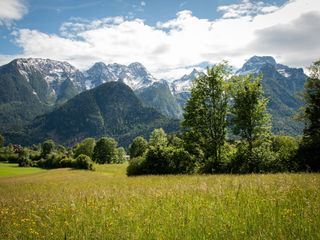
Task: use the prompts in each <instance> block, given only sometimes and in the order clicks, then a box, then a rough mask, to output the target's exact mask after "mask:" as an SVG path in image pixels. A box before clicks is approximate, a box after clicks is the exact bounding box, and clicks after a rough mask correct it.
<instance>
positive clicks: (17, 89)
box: [0, 58, 84, 132]
mask: <svg viewBox="0 0 320 240" xmlns="http://www.w3.org/2000/svg"><path fill="white" fill-rule="evenodd" d="M83 89H84V78H83V74H82V73H81V72H80V71H79V70H77V69H76V68H75V67H73V66H71V65H70V64H69V63H66V62H59V61H53V60H49V59H40V58H28V59H23V58H22V59H16V60H13V61H12V62H10V63H8V64H6V65H3V66H1V67H0V126H1V127H0V131H1V132H8V131H11V130H12V131H18V129H21V128H22V125H24V124H26V123H29V122H30V121H31V120H33V119H34V118H35V117H36V116H38V115H40V114H43V113H45V112H46V111H49V110H51V109H52V108H53V107H54V105H56V104H62V103H64V102H65V101H67V100H68V99H70V98H71V97H74V96H75V95H76V94H78V93H79V92H81V91H82V90H83Z"/></svg>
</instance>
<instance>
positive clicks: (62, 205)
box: [0, 164, 320, 239]
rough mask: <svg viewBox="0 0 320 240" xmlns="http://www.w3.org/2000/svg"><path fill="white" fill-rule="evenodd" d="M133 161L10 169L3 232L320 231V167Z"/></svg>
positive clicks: (195, 234) (177, 234)
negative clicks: (137, 164) (129, 171)
mask: <svg viewBox="0 0 320 240" xmlns="http://www.w3.org/2000/svg"><path fill="white" fill-rule="evenodd" d="M126 166H127V165H125V164H123V165H104V166H97V170H96V171H95V172H91V171H81V170H70V169H56V170H48V171H44V170H42V171H41V170H40V171H39V172H36V173H29V174H26V175H20V176H8V175H10V174H6V176H3V177H1V178H0V239H320V204H319V203H320V189H319V186H320V175H319V174H269V175H210V176H209V175H208V176H145V177H127V176H126V175H125V170H126ZM3 167H4V165H0V173H2V172H3V171H2V170H1V169H2V168H3ZM7 167H8V165H7Z"/></svg>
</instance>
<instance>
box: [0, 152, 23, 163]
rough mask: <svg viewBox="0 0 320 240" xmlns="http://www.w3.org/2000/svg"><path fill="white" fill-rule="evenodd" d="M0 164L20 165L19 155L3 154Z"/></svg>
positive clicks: (0, 155)
mask: <svg viewBox="0 0 320 240" xmlns="http://www.w3.org/2000/svg"><path fill="white" fill-rule="evenodd" d="M0 162H9V163H19V161H18V154H16V153H2V154H0Z"/></svg>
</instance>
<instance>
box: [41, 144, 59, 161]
mask: <svg viewBox="0 0 320 240" xmlns="http://www.w3.org/2000/svg"><path fill="white" fill-rule="evenodd" d="M55 146H56V144H55V143H54V141H53V140H46V141H44V142H43V143H42V144H41V149H42V152H41V155H42V157H46V156H47V155H48V154H50V153H51V152H52V151H53V150H54V148H55Z"/></svg>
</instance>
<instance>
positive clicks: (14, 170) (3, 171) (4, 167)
mask: <svg viewBox="0 0 320 240" xmlns="http://www.w3.org/2000/svg"><path fill="white" fill-rule="evenodd" d="M44 171H45V170H44V169H41V168H33V167H26V168H21V167H19V166H18V164H15V163H14V164H13V163H3V162H0V178H1V177H9V176H18V175H25V174H32V173H37V172H44Z"/></svg>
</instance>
